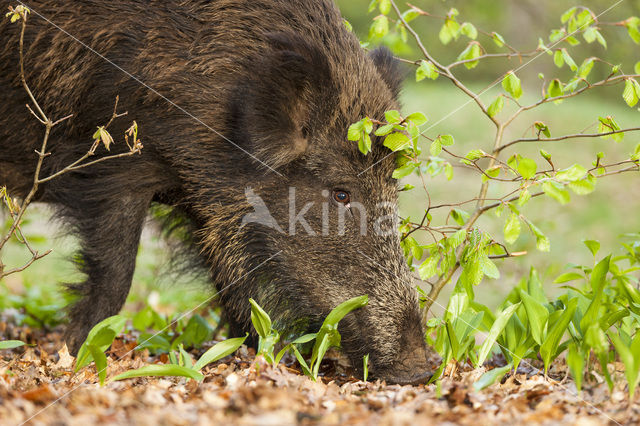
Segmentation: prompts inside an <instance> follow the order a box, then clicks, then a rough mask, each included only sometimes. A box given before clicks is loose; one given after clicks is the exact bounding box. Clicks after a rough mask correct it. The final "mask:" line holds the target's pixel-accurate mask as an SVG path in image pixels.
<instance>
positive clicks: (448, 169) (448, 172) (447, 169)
mask: <svg viewBox="0 0 640 426" xmlns="http://www.w3.org/2000/svg"><path fill="white" fill-rule="evenodd" d="M638 146H639V147H640V145H638ZM638 156H640V153H639V154H638ZM444 175H445V177H446V178H447V180H451V179H453V166H452V165H451V163H447V164H445V165H444Z"/></svg>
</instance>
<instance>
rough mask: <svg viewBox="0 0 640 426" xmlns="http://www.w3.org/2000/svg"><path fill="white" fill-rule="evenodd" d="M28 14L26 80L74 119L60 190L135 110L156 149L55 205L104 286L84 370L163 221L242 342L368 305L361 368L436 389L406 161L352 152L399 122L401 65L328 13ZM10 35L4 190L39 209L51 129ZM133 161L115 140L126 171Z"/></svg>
mask: <svg viewBox="0 0 640 426" xmlns="http://www.w3.org/2000/svg"><path fill="white" fill-rule="evenodd" d="M3 3H5V4H7V5H8V4H9V3H8V2H3ZM26 5H27V6H28V7H30V8H31V9H32V13H31V14H30V15H29V21H28V25H27V29H26V34H25V55H26V60H25V72H26V79H27V81H28V82H29V83H30V85H31V87H32V89H33V92H34V94H35V96H36V97H37V99H38V100H39V103H40V105H41V106H42V107H43V110H44V111H46V113H47V114H49V115H55V117H58V118H59V117H63V116H65V115H67V114H74V116H73V118H72V119H70V120H68V121H67V122H65V123H63V124H61V125H59V126H56V127H55V128H54V131H53V133H52V135H51V140H50V144H49V147H50V148H49V151H50V153H51V155H50V156H49V157H47V158H46V160H45V162H44V167H43V170H42V174H41V175H42V176H46V175H50V174H51V173H54V172H56V171H58V170H60V169H61V168H63V167H64V166H66V165H68V164H70V163H71V162H73V161H75V160H76V159H77V158H79V157H81V156H82V155H83V154H84V153H85V152H86V151H87V149H88V147H89V145H90V144H91V135H92V134H93V133H94V132H95V129H96V126H97V125H99V124H103V123H105V122H106V121H108V119H109V117H110V115H111V113H112V108H113V102H114V100H115V98H116V96H117V95H119V96H120V104H119V109H120V110H122V111H124V110H126V111H128V113H129V117H131V118H134V119H136V120H137V122H138V124H139V127H140V133H141V135H142V139H143V143H144V146H145V148H144V150H143V154H142V155H141V156H135V157H126V158H120V159H117V160H112V161H105V162H102V163H99V164H96V165H94V166H92V167H87V168H83V169H80V170H77V171H74V172H71V173H67V174H65V175H62V176H61V177H59V178H57V179H54V180H51V181H50V182H47V183H46V184H45V185H43V186H42V187H41V190H40V191H39V192H38V195H37V197H38V200H40V201H43V202H47V203H51V204H52V205H54V206H55V208H56V209H57V212H58V215H59V216H60V217H61V218H63V219H64V220H65V221H66V223H67V224H68V225H69V227H70V229H72V230H73V232H74V233H75V235H77V236H78V237H79V238H80V242H81V250H80V257H79V258H80V261H79V262H78V266H79V268H80V270H81V271H82V272H83V273H84V274H86V280H85V281H84V282H82V283H77V284H71V285H69V287H70V289H71V290H72V291H73V292H75V293H76V294H77V295H78V296H79V299H78V300H77V302H75V303H74V304H73V305H72V306H71V308H70V310H69V315H70V324H69V326H68V331H67V342H68V344H69V346H70V348H71V350H72V351H73V352H74V353H75V352H76V351H77V350H78V349H79V347H80V345H81V344H82V342H83V341H84V339H85V338H86V335H87V333H88V331H89V330H90V329H91V327H92V326H93V325H95V324H96V323H97V322H99V321H101V320H102V319H104V318H106V317H108V316H111V315H114V314H117V313H118V312H119V310H120V309H121V307H122V305H123V304H124V302H125V299H126V298H127V294H128V293H129V288H130V286H131V280H132V275H133V272H134V267H135V260H136V253H137V250H138V245H139V239H140V234H141V231H142V228H143V224H144V222H145V218H146V217H147V213H148V211H149V208H150V206H151V205H152V204H154V203H159V204H164V205H167V206H170V207H172V209H173V215H177V216H178V217H180V218H181V223H182V224H183V226H184V227H185V229H186V230H187V232H186V233H187V234H188V235H189V236H190V242H189V244H190V245H191V246H192V247H195V248H196V249H197V251H198V253H199V256H200V257H199V259H200V261H201V263H202V264H204V265H206V267H207V269H208V271H209V274H210V278H211V282H212V284H213V285H214V286H215V288H216V289H217V293H219V294H218V297H219V298H220V302H221V304H222V306H223V308H224V311H225V315H226V318H227V319H228V321H229V323H230V330H231V334H232V335H244V333H245V332H252V330H253V328H252V326H251V321H250V304H249V303H248V298H249V297H253V298H254V299H256V300H257V302H258V303H259V304H260V305H261V306H262V307H264V308H265V310H266V311H267V312H269V313H270V315H271V316H272V318H273V320H274V324H275V327H276V328H277V329H278V330H280V331H281V332H283V333H285V334H288V335H296V334H301V333H304V332H307V331H317V329H318V327H319V325H320V324H321V323H322V320H323V319H324V317H325V316H326V315H327V313H328V312H329V311H330V310H331V309H332V308H333V307H335V306H336V305H338V304H339V303H340V302H342V301H344V300H346V299H348V298H351V297H355V296H360V295H363V294H367V295H368V296H369V303H368V305H367V306H366V307H364V308H362V309H359V310H356V311H354V312H352V313H351V314H349V315H347V316H346V317H345V318H344V320H343V321H342V322H341V323H340V326H339V331H340V333H341V335H342V347H343V350H344V351H345V352H346V354H347V355H348V356H349V358H350V359H351V361H352V363H353V364H354V366H356V367H360V366H361V365H362V357H363V355H365V354H369V355H370V361H371V364H372V366H371V374H372V376H376V377H379V378H382V379H386V380H387V381H390V382H395V383H413V382H420V381H424V380H425V378H426V377H427V376H428V374H429V366H428V364H427V352H426V350H427V349H426V346H425V340H424V331H423V327H422V325H421V324H422V320H421V312H420V309H419V304H418V299H417V295H416V291H415V289H414V287H413V286H412V277H411V275H410V270H409V268H408V267H407V265H406V263H405V260H404V258H403V253H402V250H401V247H400V244H399V238H398V235H397V232H396V231H395V226H396V220H397V212H396V211H397V204H398V190H397V185H398V183H397V182H396V180H394V179H393V178H392V172H393V170H394V167H395V161H394V158H393V155H389V154H390V151H388V150H387V149H386V148H385V147H384V146H383V145H382V141H381V140H379V138H374V140H373V147H372V152H370V153H369V154H368V155H366V156H365V155H363V154H362V153H360V152H359V150H358V147H357V144H355V143H353V142H350V141H348V140H347V129H348V127H349V125H350V124H351V123H353V122H356V121H358V120H359V119H361V118H362V117H364V116H369V117H372V118H375V119H384V112H385V111H386V110H390V109H398V108H399V105H398V92H399V90H400V85H401V80H402V78H401V75H400V74H401V73H400V72H399V70H398V68H397V66H396V64H395V61H394V59H393V56H392V55H391V54H390V53H389V52H388V51H387V50H385V49H376V50H373V51H372V52H369V53H367V52H365V51H364V50H363V49H362V48H361V47H360V45H359V42H358V40H357V38H356V36H355V35H353V34H352V33H351V32H349V31H348V30H347V29H346V28H345V25H344V22H343V19H342V18H341V16H340V13H339V11H338V10H337V9H336V7H335V5H334V4H333V3H332V2H331V1H329V0H214V1H196V0H193V1H190V0H181V1H178V0H169V1H141V0H137V1H124V0H91V1H89V0H75V1H67V2H65V1H49V0H38V1H29V2H26ZM7 21H8V20H6V19H5V20H3V22H2V24H0V35H1V38H2V41H3V42H2V45H1V46H0V97H1V99H2V102H1V103H0V185H7V186H8V188H9V190H10V191H11V192H12V193H13V194H14V195H17V196H20V195H21V196H24V194H25V192H26V191H27V190H28V188H29V187H30V182H31V181H32V179H33V172H34V167H35V164H36V159H37V156H36V154H34V149H37V148H38V146H39V143H40V141H41V139H42V127H41V126H40V125H39V124H38V123H37V122H36V121H35V120H34V118H33V117H32V116H31V115H30V114H29V113H28V112H27V110H26V109H25V107H24V106H25V104H27V103H28V102H29V101H28V98H27V96H26V93H25V91H24V89H23V88H22V87H21V84H20V80H19V66H18V63H19V61H18V52H19V50H18V35H19V26H17V25H11V24H9V23H8V22H7ZM129 124H130V122H129V121H128V120H116V121H115V122H114V123H113V125H112V127H110V128H109V131H110V132H111V134H112V135H122V134H123V132H124V130H125V129H126V127H127V126H129ZM125 149H126V146H125V145H124V143H122V142H118V140H117V138H116V143H115V145H114V146H113V147H112V149H111V154H113V153H117V152H121V151H122V150H125ZM106 154H107V153H106V152H105V151H104V150H100V151H99V152H98V153H97V154H96V156H100V155H106ZM94 158H97V157H94ZM170 222H171V223H172V224H174V225H175V223H176V222H175V221H170ZM213 293H214V292H213V291H212V294H213Z"/></svg>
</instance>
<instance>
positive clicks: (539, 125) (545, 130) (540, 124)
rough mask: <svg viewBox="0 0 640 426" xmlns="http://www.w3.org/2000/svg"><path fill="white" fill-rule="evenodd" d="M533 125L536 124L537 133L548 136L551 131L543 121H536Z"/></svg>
mask: <svg viewBox="0 0 640 426" xmlns="http://www.w3.org/2000/svg"><path fill="white" fill-rule="evenodd" d="M534 126H536V129H537V130H538V134H540V133H542V134H543V135H545V136H546V137H548V138H550V137H551V131H550V130H549V127H548V126H547V125H546V124H544V123H543V122H541V121H536V122H535V123H534Z"/></svg>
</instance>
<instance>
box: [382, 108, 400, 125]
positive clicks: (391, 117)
mask: <svg viewBox="0 0 640 426" xmlns="http://www.w3.org/2000/svg"><path fill="white" fill-rule="evenodd" d="M384 118H385V120H387V122H388V123H391V124H400V123H402V116H401V115H400V112H399V111H396V110H395V109H392V110H389V111H386V112H385V113H384Z"/></svg>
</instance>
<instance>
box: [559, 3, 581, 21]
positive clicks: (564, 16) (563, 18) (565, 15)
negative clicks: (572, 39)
mask: <svg viewBox="0 0 640 426" xmlns="http://www.w3.org/2000/svg"><path fill="white" fill-rule="evenodd" d="M576 10H577V8H576V7H575V6H574V7H572V8H570V9H568V10H567V11H566V12H564V13H563V14H562V16H561V17H560V21H562V23H563V24H564V23H566V22H567V21H568V20H569V19H571V18H573V15H575V13H576Z"/></svg>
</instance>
